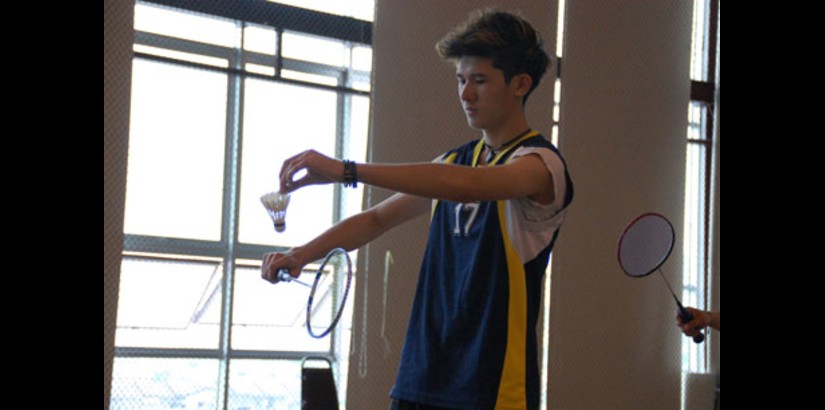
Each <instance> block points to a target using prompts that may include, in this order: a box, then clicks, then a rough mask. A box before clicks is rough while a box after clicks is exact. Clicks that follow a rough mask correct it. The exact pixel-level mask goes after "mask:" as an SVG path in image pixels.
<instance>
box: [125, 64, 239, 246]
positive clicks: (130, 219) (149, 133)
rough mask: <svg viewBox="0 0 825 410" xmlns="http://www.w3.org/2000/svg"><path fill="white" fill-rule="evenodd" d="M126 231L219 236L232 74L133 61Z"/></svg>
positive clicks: (216, 237)
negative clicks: (228, 84)
mask: <svg viewBox="0 0 825 410" xmlns="http://www.w3.org/2000/svg"><path fill="white" fill-rule="evenodd" d="M131 110H132V111H131V128H130V136H129V166H128V177H127V183H126V211H125V219H124V232H126V233H128V234H143V235H155V236H167V237H181V238H194V239H205V240H219V239H220V236H221V208H222V203H223V202H222V194H223V161H224V145H225V133H226V127H225V124H226V76H225V75H224V74H219V73H214V72H209V71H203V70H194V69H190V68H183V67H178V66H174V65H170V64H162V63H156V62H151V61H143V60H138V59H136V60H134V64H133V77H132V105H131Z"/></svg>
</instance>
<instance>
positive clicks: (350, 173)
mask: <svg viewBox="0 0 825 410" xmlns="http://www.w3.org/2000/svg"><path fill="white" fill-rule="evenodd" d="M357 186H358V172H357V171H356V170H355V161H350V160H346V159H345V160H344V187H345V188H346V187H353V188H355V187H357Z"/></svg>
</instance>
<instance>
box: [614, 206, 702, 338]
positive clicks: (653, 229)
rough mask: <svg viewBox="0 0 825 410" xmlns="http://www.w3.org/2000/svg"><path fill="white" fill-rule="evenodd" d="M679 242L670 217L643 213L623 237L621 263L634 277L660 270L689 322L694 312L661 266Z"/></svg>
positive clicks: (626, 271) (629, 225)
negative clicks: (691, 311)
mask: <svg viewBox="0 0 825 410" xmlns="http://www.w3.org/2000/svg"><path fill="white" fill-rule="evenodd" d="M675 242H676V232H675V230H674V229H673V224H671V223H670V221H669V220H668V219H667V218H666V217H664V216H663V215H661V214H657V213H654V212H651V213H646V214H642V215H640V216H638V217H636V218H635V219H633V220H632V221H630V223H629V224H627V227H626V228H625V229H624V231H623V232H622V235H621V236H620V237H619V245H618V251H619V254H618V256H619V266H621V267H622V270H623V271H624V273H625V274H627V275H628V276H630V277H634V278H641V277H644V276H647V275H650V274H651V273H653V272H654V271H655V272H659V276H660V277H661V278H662V280H664V281H665V284H666V285H667V288H668V290H669V291H670V294H671V295H673V300H675V301H676V306H677V307H678V309H679V318H681V319H682V322H684V323H687V322H690V321H691V320H693V315H692V314H691V313H690V312H689V311H688V310H687V309H685V307H684V306H682V302H681V301H680V300H679V298H678V297H676V293H675V292H673V287H671V286H670V282H668V280H667V278H665V275H664V274H662V271H661V269H660V268H661V266H662V265H663V264H664V263H665V261H666V260H667V258H668V257H669V256H670V253H671V252H672V251H673V244H674V243H675ZM703 340H705V335H704V334H702V333H699V334H698V335H696V336H694V337H693V341H694V342H696V343H702V341H703Z"/></svg>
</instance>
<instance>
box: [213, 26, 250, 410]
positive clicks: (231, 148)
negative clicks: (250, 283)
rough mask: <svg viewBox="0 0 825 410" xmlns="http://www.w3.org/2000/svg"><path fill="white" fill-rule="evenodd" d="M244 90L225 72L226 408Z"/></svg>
mask: <svg viewBox="0 0 825 410" xmlns="http://www.w3.org/2000/svg"><path fill="white" fill-rule="evenodd" d="M239 29H240V32H241V44H240V45H239V47H238V48H237V49H236V50H235V51H236V52H235V53H234V54H233V55H232V56H231V57H230V58H229V67H230V68H232V69H236V70H239V69H240V68H241V67H240V66H241V65H242V64H243V58H242V47H243V35H244V30H243V23H241V24H240V25H239ZM243 92H244V85H243V79H242V77H241V76H239V75H236V74H233V73H229V74H228V75H227V108H226V144H225V147H226V149H225V157H224V190H223V192H224V195H223V201H224V202H223V213H222V217H221V227H222V229H221V242H222V243H223V244H224V245H225V249H226V254H225V258H226V259H225V261H224V263H225V267H224V276H223V281H222V287H221V289H222V292H221V300H222V301H223V303H222V304H221V321H220V323H221V325H220V341H219V345H218V346H219V347H218V350H219V352H220V361H219V371H218V385H219V388H218V389H217V390H218V397H217V402H218V403H221V406H222V407H221V408H223V409H227V408H228V403H229V356H230V354H229V350H230V348H231V347H230V345H231V344H230V341H231V338H232V308H233V292H234V286H233V284H234V278H235V244H236V243H237V240H238V232H237V230H238V212H239V211H238V202H239V192H238V190H239V186H240V184H239V183H238V180H239V178H240V167H241V164H240V152H241V151H240V149H241V136H242V134H243V124H242V121H241V118H242V117H243V116H242V113H243Z"/></svg>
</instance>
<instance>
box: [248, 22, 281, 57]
mask: <svg viewBox="0 0 825 410" xmlns="http://www.w3.org/2000/svg"><path fill="white" fill-rule="evenodd" d="M243 33H244V34H243V48H244V50H247V51H254V52H257V53H263V54H267V55H271V56H273V55H275V51H276V50H277V48H278V46H277V44H278V34H277V33H276V32H275V29H273V28H272V27H263V26H255V25H248V26H246V27H244V32H243Z"/></svg>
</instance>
